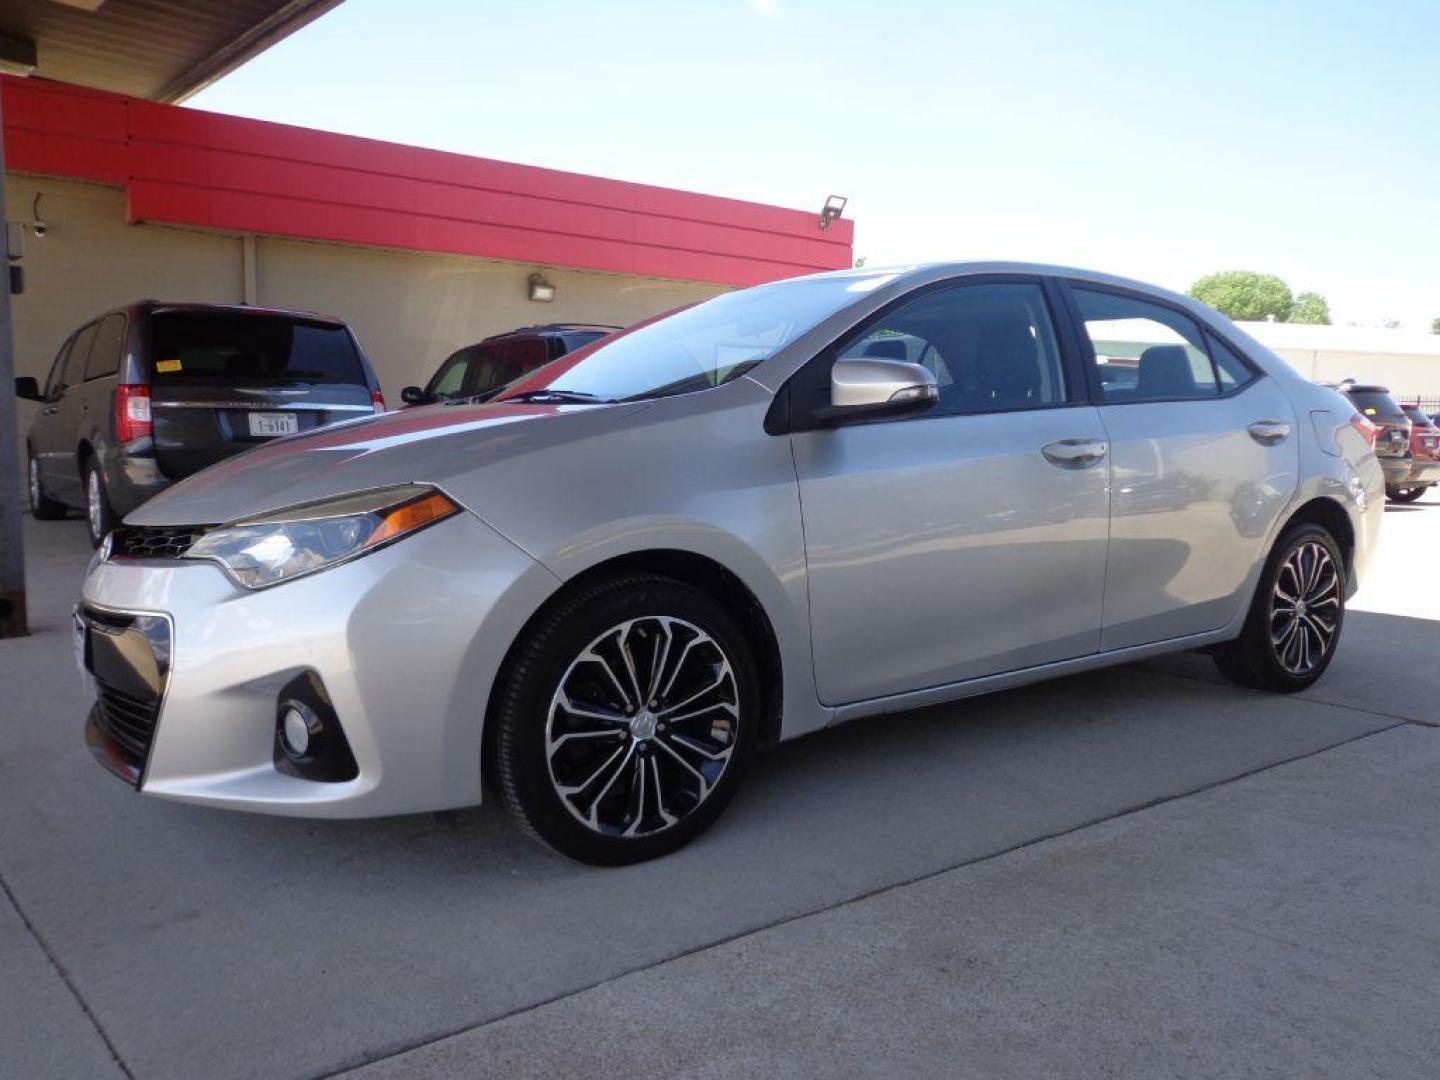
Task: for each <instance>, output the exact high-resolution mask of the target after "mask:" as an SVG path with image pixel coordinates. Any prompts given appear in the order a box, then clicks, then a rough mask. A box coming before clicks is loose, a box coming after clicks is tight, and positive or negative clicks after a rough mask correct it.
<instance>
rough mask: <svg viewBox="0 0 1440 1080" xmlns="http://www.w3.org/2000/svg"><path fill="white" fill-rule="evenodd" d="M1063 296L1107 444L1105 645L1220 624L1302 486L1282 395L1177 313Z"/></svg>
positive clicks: (1107, 298)
mask: <svg viewBox="0 0 1440 1080" xmlns="http://www.w3.org/2000/svg"><path fill="white" fill-rule="evenodd" d="M1068 291H1069V296H1070V298H1071V302H1072V306H1073V308H1074V310H1075V312H1076V314H1077V318H1078V321H1079V324H1080V327H1081V330H1082V333H1081V335H1080V337H1081V348H1082V350H1084V351H1085V352H1087V353H1088V354H1089V355H1088V356H1087V360H1088V361H1089V363H1090V365H1091V368H1090V381H1091V386H1092V394H1093V395H1094V398H1095V400H1096V402H1097V404H1098V405H1099V407H1100V419H1101V422H1102V423H1103V424H1104V425H1105V430H1106V432H1107V435H1108V438H1109V442H1110V459H1111V462H1110V467H1111V478H1112V492H1111V497H1110V549H1109V555H1108V557H1107V561H1106V571H1105V582H1106V584H1105V621H1104V628H1103V630H1102V633H1101V648H1102V650H1111V649H1122V648H1126V647H1129V646H1133V645H1142V644H1148V643H1150V642H1155V641H1162V640H1166V639H1168V638H1176V637H1182V636H1185V635H1189V634H1199V633H1204V632H1205V631H1208V630H1216V629H1219V628H1220V627H1222V626H1225V625H1226V624H1227V623H1229V622H1230V620H1231V619H1232V618H1233V617H1234V616H1235V615H1236V614H1237V613H1238V612H1239V611H1240V608H1241V606H1242V605H1243V604H1245V603H1247V602H1248V599H1249V597H1248V595H1246V594H1244V593H1243V588H1244V586H1245V583H1246V580H1247V578H1248V576H1249V573H1250V571H1251V569H1252V568H1253V567H1254V566H1255V563H1256V562H1257V561H1258V560H1260V559H1262V558H1264V555H1265V546H1266V543H1267V541H1268V539H1269V537H1270V536H1271V532H1272V529H1273V528H1274V526H1275V523H1276V518H1277V517H1278V515H1279V514H1280V512H1281V511H1282V510H1283V509H1284V508H1285V506H1286V505H1287V504H1288V503H1289V501H1290V497H1291V495H1292V494H1293V492H1294V490H1295V486H1296V484H1297V482H1298V468H1299V452H1298V450H1297V444H1296V434H1295V416H1294V410H1293V408H1292V406H1291V405H1290V401H1289V399H1288V398H1287V397H1286V396H1285V394H1284V393H1283V392H1282V391H1281V390H1280V388H1279V387H1278V386H1276V385H1275V382H1274V380H1272V379H1268V378H1265V377H1263V375H1262V373H1261V372H1259V371H1258V370H1256V369H1255V368H1253V367H1252V366H1251V365H1249V364H1247V363H1246V361H1244V360H1243V359H1242V358H1241V357H1240V355H1239V354H1238V353H1237V352H1236V351H1235V350H1234V349H1232V348H1230V347H1229V346H1227V345H1226V344H1225V343H1224V342H1223V341H1221V340H1220V339H1219V338H1218V337H1217V336H1216V335H1215V334H1214V333H1213V332H1211V331H1209V330H1204V329H1202V328H1201V327H1200V325H1199V324H1198V323H1197V322H1196V320H1195V319H1194V318H1192V317H1191V316H1190V315H1189V314H1188V313H1187V312H1185V311H1183V310H1181V309H1180V308H1177V307H1171V306H1170V305H1168V304H1164V303H1161V302H1158V301H1157V300H1155V299H1154V298H1151V297H1147V296H1141V295H1137V294H1132V293H1129V292H1126V291H1124V290H1115V289H1109V288H1102V287H1098V286H1091V285H1088V284H1085V285H1081V284H1078V283H1076V284H1074V285H1072V286H1071V287H1070V288H1069V290H1068Z"/></svg>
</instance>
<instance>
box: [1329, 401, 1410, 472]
mask: <svg viewBox="0 0 1440 1080" xmlns="http://www.w3.org/2000/svg"><path fill="white" fill-rule="evenodd" d="M1337 389H1339V390H1340V391H1341V392H1343V393H1344V394H1345V396H1346V397H1348V398H1349V399H1350V401H1351V403H1353V404H1354V406H1355V411H1356V412H1358V413H1359V414H1360V415H1361V416H1363V417H1364V418H1365V419H1366V420H1369V421H1370V423H1372V424H1374V425H1375V427H1376V428H1378V429H1379V430H1378V431H1377V432H1376V433H1375V456H1376V457H1377V458H1379V459H1380V467H1381V468H1382V469H1384V470H1385V494H1386V495H1387V496H1388V497H1390V498H1392V499H1393V498H1395V497H1396V493H1397V492H1399V491H1401V490H1405V488H1404V485H1405V484H1406V483H1407V482H1408V481H1409V479H1410V469H1411V466H1412V464H1413V461H1412V459H1411V455H1410V428H1411V426H1412V425H1411V423H1410V417H1408V416H1406V415H1405V410H1404V409H1402V408H1400V406H1399V405H1398V404H1396V402H1395V399H1394V398H1393V397H1391V396H1390V390H1389V389H1388V388H1387V387H1384V386H1365V385H1361V384H1359V383H1354V382H1350V381H1348V380H1347V381H1346V382H1343V383H1340V384H1338V386H1337Z"/></svg>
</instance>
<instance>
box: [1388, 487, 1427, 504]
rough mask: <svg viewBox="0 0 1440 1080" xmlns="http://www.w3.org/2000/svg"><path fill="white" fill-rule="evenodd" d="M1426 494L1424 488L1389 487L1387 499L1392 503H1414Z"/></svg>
mask: <svg viewBox="0 0 1440 1080" xmlns="http://www.w3.org/2000/svg"><path fill="white" fill-rule="evenodd" d="M1424 494H1425V488H1424V487H1387V488H1386V489H1385V497H1386V498H1387V499H1389V500H1390V501H1391V502H1397V503H1412V502H1415V501H1416V500H1417V499H1419V498H1420V496H1422V495H1424Z"/></svg>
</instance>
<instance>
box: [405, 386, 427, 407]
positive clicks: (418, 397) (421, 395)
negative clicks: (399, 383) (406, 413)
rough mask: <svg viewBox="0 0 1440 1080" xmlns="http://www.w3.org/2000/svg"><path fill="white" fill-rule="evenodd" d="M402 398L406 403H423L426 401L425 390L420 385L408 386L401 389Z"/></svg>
mask: <svg viewBox="0 0 1440 1080" xmlns="http://www.w3.org/2000/svg"><path fill="white" fill-rule="evenodd" d="M400 400H401V401H403V402H404V403H405V404H406V405H423V404H424V403H425V391H424V390H421V389H420V387H418V386H407V387H405V389H404V390H401V391H400Z"/></svg>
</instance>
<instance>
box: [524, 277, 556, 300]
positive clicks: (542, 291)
mask: <svg viewBox="0 0 1440 1080" xmlns="http://www.w3.org/2000/svg"><path fill="white" fill-rule="evenodd" d="M527 281H528V283H529V285H530V299H531V300H536V301H538V302H539V303H542V304H548V303H550V301H551V300H554V299H555V286H554V285H551V284H550V282H548V281H546V280H545V276H544V275H543V274H541V273H540V272H539V271H536V272H535V273H533V274H531V275H530V277H529V278H528V279H527Z"/></svg>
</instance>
